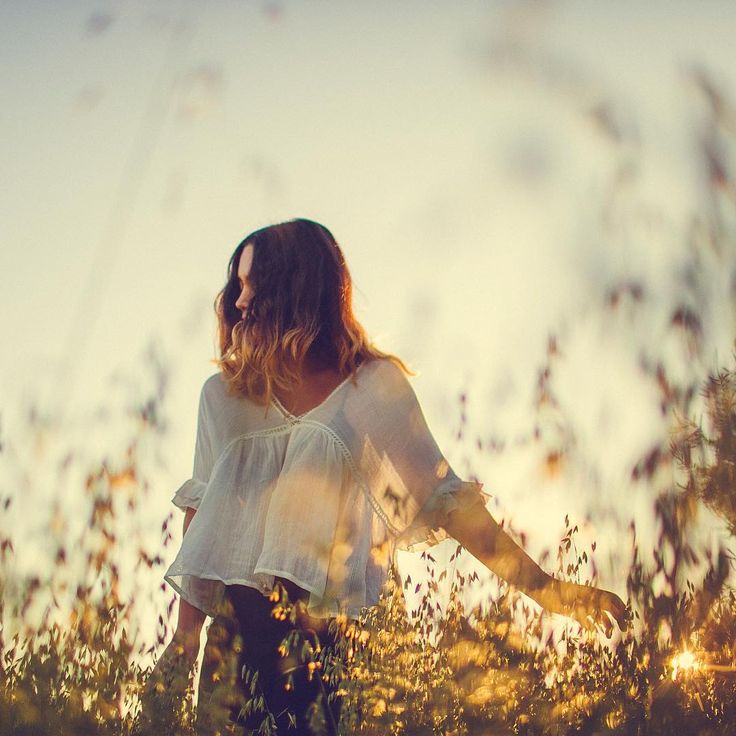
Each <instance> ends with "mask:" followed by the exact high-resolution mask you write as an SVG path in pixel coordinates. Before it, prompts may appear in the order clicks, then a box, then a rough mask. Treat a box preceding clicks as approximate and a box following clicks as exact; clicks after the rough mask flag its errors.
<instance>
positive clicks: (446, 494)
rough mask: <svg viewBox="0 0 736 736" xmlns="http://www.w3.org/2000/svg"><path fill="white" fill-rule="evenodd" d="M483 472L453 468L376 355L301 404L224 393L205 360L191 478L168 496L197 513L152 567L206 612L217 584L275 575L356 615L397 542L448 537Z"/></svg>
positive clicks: (331, 608) (371, 597)
mask: <svg viewBox="0 0 736 736" xmlns="http://www.w3.org/2000/svg"><path fill="white" fill-rule="evenodd" d="M353 381H355V383H354V382H353ZM482 485H483V484H482V483H478V482H475V481H463V480H460V479H459V478H458V477H457V475H456V474H455V473H454V472H453V470H452V468H451V467H450V466H449V464H448V463H447V461H446V460H445V458H444V457H443V455H442V453H441V452H440V450H439V448H438V446H437V443H436V442H435V440H434V438H433V437H432V434H431V432H430V431H429V428H428V426H427V423H426V421H425V419H424V415H423V413H422V410H421V408H420V406H419V402H418V401H417V398H416V395H415V393H414V390H413V389H412V387H411V384H410V383H409V381H408V380H407V378H406V375H405V374H404V373H403V372H402V371H401V369H400V368H399V367H398V366H396V365H395V364H394V363H393V362H392V361H390V360H388V359H387V358H379V359H374V360H369V361H366V362H364V363H363V364H361V365H360V366H359V367H358V368H357V370H356V371H355V373H354V374H353V376H350V377H348V378H346V379H345V380H344V381H343V382H342V383H341V384H340V385H338V386H337V387H336V388H335V389H334V390H333V391H332V393H331V394H330V395H329V396H328V397H327V398H326V399H325V400H324V401H322V402H321V403H320V404H319V405H318V406H316V407H314V408H313V409H311V410H310V411H308V412H306V413H304V414H301V415H299V416H294V415H293V414H291V413H289V412H288V411H287V410H286V409H285V408H284V407H283V406H282V405H281V403H280V402H279V401H278V400H277V399H276V398H275V397H274V399H273V400H272V402H271V404H270V405H269V406H268V407H264V406H259V405H258V404H256V403H255V402H253V401H251V400H250V399H246V398H244V397H234V396H230V395H228V394H227V393H226V385H225V381H224V379H223V376H222V374H221V373H216V374H215V375H212V376H210V377H209V378H208V379H207V380H206V381H205V383H204V385H203V387H202V391H201V394H200V400H199V415H198V421H197V440H196V448H195V453H194V470H193V473H192V477H191V478H190V479H189V480H187V481H186V482H185V483H184V484H183V485H182V486H181V487H180V488H179V489H178V490H177V492H176V494H175V496H174V498H173V499H172V502H173V503H174V504H175V505H177V506H178V507H179V508H181V509H186V508H187V507H189V508H193V509H196V510H197V513H196V514H195V515H194V518H193V519H192V521H191V524H190V525H189V527H188V529H187V531H186V534H185V535H184V538H183V540H182V544H181V548H180V549H179V552H178V554H177V556H176V559H175V560H174V562H173V563H172V564H171V566H170V567H169V569H168V570H167V572H166V574H165V576H164V579H165V580H166V581H167V582H168V583H169V584H170V585H171V586H172V587H173V588H174V589H175V590H176V591H177V592H178V593H179V594H180V595H181V596H182V597H183V598H185V599H186V600H187V601H189V602H190V603H191V604H192V605H194V606H195V607H196V608H199V609H200V610H202V611H204V612H205V613H207V614H209V615H211V616H214V615H216V614H217V613H218V612H219V611H221V610H222V609H221V604H222V603H223V601H224V593H225V586H226V585H232V584H239V585H248V586H251V587H254V588H256V589H258V590H260V591H261V592H262V593H263V594H264V595H268V594H269V593H270V592H271V589H272V586H273V582H274V576H280V577H283V578H287V579H289V580H291V581H292V582H294V583H296V584H297V585H298V586H300V587H301V588H304V589H305V590H307V591H309V593H310V596H309V601H308V603H307V610H308V612H309V614H310V615H312V616H315V617H320V618H325V617H330V616H335V615H337V614H338V613H344V614H346V615H347V616H348V617H349V618H352V619H356V620H357V619H358V618H360V614H361V609H362V608H364V607H366V606H373V605H375V604H376V603H377V602H378V598H379V594H380V592H381V589H382V587H383V585H384V583H385V582H386V578H387V575H388V570H389V565H390V564H391V563H395V554H396V551H397V550H399V549H403V550H421V549H426V548H427V547H430V546H432V545H435V544H437V543H438V542H440V541H442V540H443V539H445V538H447V536H448V535H447V532H446V531H445V530H444V528H443V524H444V523H446V520H447V513H448V512H449V511H450V510H451V509H454V508H456V507H458V506H459V505H460V504H473V503H475V502H476V501H478V500H483V501H485V500H486V499H487V498H489V496H488V495H487V494H486V493H484V492H483V491H482V490H481V488H482Z"/></svg>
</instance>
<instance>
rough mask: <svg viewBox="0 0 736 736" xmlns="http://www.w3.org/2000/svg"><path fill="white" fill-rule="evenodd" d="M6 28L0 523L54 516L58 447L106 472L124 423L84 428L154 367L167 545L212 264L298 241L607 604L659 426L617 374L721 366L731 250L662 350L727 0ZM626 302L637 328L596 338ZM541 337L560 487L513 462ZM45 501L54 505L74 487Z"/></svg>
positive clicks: (261, 12)
mask: <svg viewBox="0 0 736 736" xmlns="http://www.w3.org/2000/svg"><path fill="white" fill-rule="evenodd" d="M0 29H2V30H0V34H1V35H2V44H0V62H1V65H2V69H3V74H2V77H0V93H1V94H2V99H3V100H4V101H5V104H3V106H2V112H0V167H1V170H2V172H3V184H4V186H3V197H2V200H1V201H0V214H1V221H2V225H3V241H4V245H3V248H2V250H0V272H2V274H3V289H2V290H0V326H1V328H2V339H3V344H4V346H5V347H4V350H3V352H2V360H0V380H1V381H2V387H3V390H2V394H1V395H0V411H1V412H2V422H1V430H2V438H3V440H4V442H6V443H7V444H8V448H9V451H8V452H6V456H8V455H10V456H11V458H17V459H19V460H18V462H19V463H20V464H21V465H22V464H23V462H25V463H26V464H27V465H28V466H30V467H31V470H30V471H29V474H28V478H29V480H28V490H27V492H26V493H24V494H18V502H17V504H16V508H17V510H16V512H15V513H16V514H17V517H14V518H13V519H10V518H9V517H6V520H7V523H8V524H13V525H14V528H16V529H17V528H18V527H16V526H15V524H16V522H17V519H18V518H20V517H25V518H26V519H27V514H28V508H39V507H41V508H43V507H46V506H47V505H48V496H49V495H50V494H51V493H52V491H50V490H49V489H51V488H52V487H53V488H55V489H56V490H54V491H53V493H58V492H59V484H58V483H56V484H54V483H52V484H49V483H48V482H47V479H48V478H49V477H51V476H52V475H53V472H54V471H53V463H54V462H56V461H57V459H58V457H60V456H61V455H62V454H63V452H64V451H65V450H68V449H69V447H70V446H74V447H76V448H77V451H78V452H79V453H81V454H82V455H84V454H85V453H86V456H87V457H88V458H89V459H92V458H98V459H99V458H102V457H105V456H107V455H110V456H113V457H119V455H120V452H121V450H122V447H121V441H122V440H121V437H123V436H125V432H127V431H129V426H128V425H127V424H126V423H125V422H124V421H123V420H122V419H121V418H120V417H119V416H118V415H116V414H115V413H114V412H112V413H111V414H110V415H109V416H107V418H99V417H98V419H97V420H95V421H96V422H97V423H96V424H95V425H94V426H95V429H94V430H90V425H89V422H90V421H92V419H91V417H92V416H93V415H94V412H95V409H96V407H98V406H101V405H110V406H115V407H118V408H120V409H121V410H122V407H123V406H124V404H125V400H126V399H125V392H124V391H123V390H122V389H121V388H120V385H119V384H116V383H114V382H113V380H112V379H113V377H114V376H121V375H122V376H125V377H127V378H128V379H130V380H138V381H139V385H140V387H141V390H143V389H144V387H145V386H148V385H149V384H150V383H151V377H150V374H149V373H147V372H146V369H145V368H144V367H143V361H144V358H143V353H144V351H145V350H146V348H147V346H148V345H150V344H153V345H155V349H156V351H157V353H158V354H159V355H160V356H161V358H162V360H163V361H164V362H165V363H166V364H167V366H168V367H169V368H170V369H171V370H172V373H171V382H170V383H169V385H168V386H167V396H166V405H165V410H166V417H165V418H166V421H167V423H168V432H167V434H166V436H165V438H164V440H163V442H162V443H161V446H160V452H158V451H157V452H158V454H155V455H154V456H152V458H151V461H150V467H148V468H147V471H148V472H149V473H150V475H151V477H152V478H153V485H152V488H151V492H150V493H149V495H148V496H147V497H146V499H145V504H146V514H147V518H148V519H149V520H150V525H151V528H152V529H158V528H160V525H161V521H162V520H163V518H164V517H165V516H166V514H167V513H169V511H170V510H172V508H173V507H171V505H170V499H171V496H172V495H173V493H174V491H175V489H176V488H177V487H178V485H180V484H181V483H182V482H183V481H184V480H185V479H186V478H188V477H189V475H190V473H191V458H192V454H193V448H194V433H195V421H196V408H197V399H198V393H199V388H200V386H201V384H202V381H203V380H204V379H205V378H206V377H207V376H209V375H210V374H211V373H213V372H214V370H213V366H212V365H211V363H209V362H208V361H209V359H210V358H211V357H213V352H214V324H215V323H214V317H213V314H212V307H211V304H212V301H213V299H214V297H215V294H216V293H217V291H218V290H219V289H220V288H221V286H222V284H223V279H224V276H225V268H226V264H227V260H228V258H229V256H230V254H231V253H232V251H233V250H234V249H235V247H236V246H237V244H238V243H239V242H240V240H242V238H243V237H244V236H245V235H246V234H247V233H249V232H250V231H252V230H254V229H256V228H258V227H261V226H263V225H265V224H268V223H272V222H277V221H280V220H284V219H289V218H292V217H309V218H312V219H316V220H318V221H319V222H322V223H323V224H325V225H326V226H327V227H328V228H329V229H330V230H331V231H332V232H333V234H334V235H335V237H336V238H337V240H338V241H339V242H340V244H341V245H342V247H343V250H344V252H345V255H346V258H347V261H348V265H349V267H350V269H351V272H352V275H353V279H354V285H355V299H356V311H357V314H358V316H359V318H360V319H361V321H362V322H363V324H364V325H365V327H366V328H367V330H368V332H369V334H371V336H372V337H373V338H374V339H375V340H376V342H377V344H378V345H379V347H381V348H383V349H385V350H389V351H391V352H395V353H397V354H398V355H400V356H401V357H402V358H404V359H406V360H407V361H408V363H409V365H410V366H411V367H412V368H414V369H415V370H416V371H417V372H418V375H417V377H416V378H415V379H412V380H413V384H414V386H415V389H416V391H417V394H418V395H419V397H420V400H421V401H422V404H423V406H424V409H425V414H426V416H427V419H428V421H429V424H430V427H431V428H432V429H433V431H434V432H435V435H436V437H437V439H438V442H439V444H440V446H441V447H442V448H443V449H444V450H445V452H446V454H447V456H448V459H449V460H450V464H451V465H452V466H453V467H454V468H455V470H456V471H457V472H458V474H460V475H465V476H466V477H467V476H469V475H470V474H471V473H472V474H475V475H477V476H478V477H479V478H480V480H482V481H483V482H484V483H485V489H486V490H487V491H488V492H490V493H492V494H493V495H494V506H493V508H492V510H493V512H494V513H495V514H496V515H497V516H499V518H509V519H513V521H514V526H515V528H519V529H522V530H526V531H527V532H528V543H529V545H530V547H529V548H530V551H531V552H532V553H533V554H539V552H540V551H541V550H542V549H544V548H545V547H553V548H555V549H556V544H557V541H558V540H559V538H560V537H561V535H562V533H563V531H564V526H563V519H564V516H565V514H566V513H569V514H570V517H571V518H572V519H574V520H575V521H576V523H577V522H578V521H580V522H581V524H582V521H583V520H584V519H585V517H586V514H587V513H590V514H591V517H590V521H589V522H588V523H587V525H586V527H585V530H584V533H585V534H586V535H587V536H586V537H585V538H586V539H588V540H590V539H593V538H596V539H597V541H598V549H599V557H600V560H599V562H600V564H599V571H600V573H601V581H602V582H605V583H606V584H607V585H609V586H610V587H612V588H614V589H615V590H617V592H619V593H621V594H623V593H624V592H625V590H624V588H623V587H622V577H621V570H622V567H621V565H620V564H619V563H617V562H616V558H615V553H616V552H617V551H620V549H621V547H622V542H621V539H620V538H619V537H618V536H617V534H618V531H617V530H618V529H619V527H618V526H617V525H616V524H614V523H613V522H614V521H615V519H616V518H618V519H619V520H620V519H625V518H630V517H632V516H633V517H635V518H638V519H639V520H640V521H641V522H642V523H643V524H645V525H646V523H647V522H648V521H649V520H650V517H651V497H650V496H648V495H647V494H646V493H645V492H643V491H642V490H641V489H637V488H635V487H633V486H632V484H631V483H630V481H629V473H630V469H631V465H632V463H633V462H635V461H636V459H638V458H639V457H640V456H641V455H642V454H643V451H644V449H645V448H648V447H649V446H650V445H651V444H652V443H654V442H655V441H656V440H657V439H661V438H662V437H664V436H666V433H667V431H668V421H667V419H666V418H663V417H662V416H661V415H660V413H659V410H658V396H657V393H656V390H655V387H654V386H653V385H652V382H651V380H650V379H648V378H646V377H645V376H644V375H643V373H642V370H641V367H640V357H641V355H642V354H644V355H647V356H649V357H651V358H652V359H653V360H655V361H656V360H662V361H664V362H665V363H666V365H667V366H668V368H669V369H671V370H672V374H673V375H674V376H676V377H677V378H678V379H682V380H686V379H694V378H702V377H704V376H705V375H706V374H707V371H708V370H712V369H714V368H716V367H719V366H722V365H724V364H725V363H726V362H727V361H728V359H729V358H730V354H731V351H732V346H733V337H734V309H733V301H732V296H731V295H730V292H729V278H730V274H731V273H732V271H731V270H730V269H732V267H733V263H734V255H733V254H730V255H728V256H727V257H725V258H726V260H725V261H724V262H716V261H712V262H706V263H705V264H704V265H703V269H704V270H703V271H702V272H701V278H702V279H705V280H706V281H705V282H706V283H709V284H710V285H711V286H710V287H709V288H708V289H707V293H706V295H705V297H704V299H703V300H701V302H702V303H701V304H700V306H701V307H702V310H703V315H704V344H703V350H702V353H701V356H702V357H701V358H700V359H698V360H691V359H690V358H689V357H688V355H687V351H686V350H685V348H684V343H683V341H682V340H681V338H680V337H678V336H677V335H676V334H674V333H673V332H672V330H671V329H670V327H669V325H668V320H669V317H670V315H671V312H672V308H673V307H674V306H675V305H676V304H677V303H679V302H678V300H680V299H681V296H682V283H683V281H682V278H683V277H682V274H683V272H684V269H685V266H686V263H687V258H688V254H687V253H688V252H687V248H686V241H685V240H684V237H683V233H684V232H686V231H687V228H688V226H689V223H690V222H691V220H692V217H693V214H694V213H695V212H696V211H698V208H702V201H701V191H702V182H701V179H700V176H701V173H700V170H699V168H698V162H697V160H696V157H695V144H696V142H697V140H698V134H699V128H698V126H699V124H700V123H701V121H702V119H703V111H704V109H705V108H704V105H703V102H702V97H700V96H698V94H697V93H696V91H695V89H694V86H693V85H692V84H691V83H690V82H689V81H688V77H687V74H686V71H687V69H688V68H689V66H690V65H691V64H693V63H697V64H701V65H702V66H703V68H705V69H706V70H707V71H708V72H709V73H710V74H711V75H712V76H713V78H714V80H715V81H716V82H718V83H719V84H720V86H721V89H722V90H723V92H724V93H726V94H727V95H733V93H734V84H735V83H736V79H735V74H734V68H733V64H732V39H733V35H734V31H735V30H736V8H734V6H733V4H732V3H730V2H725V1H724V2H716V1H713V2H707V3H698V4H697V5H695V4H693V3H688V2H674V1H672V0H668V1H667V2H665V1H664V0H662V1H660V2H649V3H647V4H641V3H633V2H616V3H614V2H609V3H605V2H583V1H582V0H577V1H568V2H472V1H464V2H457V3H446V2H439V1H435V2H426V1H420V0H413V1H411V2H402V3H396V2H372V3H366V2H357V1H351V2H346V1H345V0H341V1H340V2H337V1H333V2H326V1H324V0H321V1H317V0H309V1H308V0H302V1H301V2H296V1H293V2H248V1H244V0H241V1H240V2H235V1H234V0H219V1H217V2H209V3H202V2H172V1H169V0H162V1H160V2H156V3H153V2H142V1H140V0H139V1H137V2H85V1H83V0H66V1H65V2H64V3H50V2H48V0H46V1H44V2H33V1H28V0H25V1H24V2H22V3H20V2H16V3H9V2H6V3H3V4H2V5H1V6H0ZM601 109H606V110H608V111H610V113H611V115H612V116H613V119H614V121H615V124H616V125H617V126H618V128H619V129H620V131H621V139H620V141H619V142H616V141H614V140H613V139H612V138H611V137H609V136H606V135H605V133H604V132H602V129H601V127H600V126H599V125H597V124H596V122H595V120H596V115H595V113H596V111H598V110H601ZM627 162H628V164H629V165H630V168H629V169H628V170H630V171H633V172H634V173H633V174H632V176H633V178H632V179H631V180H629V183H628V185H625V186H624V187H623V189H622V190H621V191H619V190H616V191H617V192H618V193H617V194H616V195H615V197H613V196H612V195H611V192H612V191H614V182H615V181H616V180H617V176H618V175H617V173H616V172H619V171H626V170H627V169H626V166H625V164H626V163H627ZM612 201H613V202H614V205H613V209H612V222H613V225H612V226H611V227H609V228H608V229H607V228H606V227H605V226H604V224H603V222H604V215H603V212H604V210H605V207H606V205H610V203H611V202H612ZM642 213H644V214H647V213H648V214H649V215H651V217H649V219H647V218H646V217H644V216H642ZM728 259H730V260H728ZM724 263H725V266H724ZM708 269H710V270H708ZM627 279H634V280H638V281H640V282H641V283H643V284H644V285H645V289H646V298H645V299H644V301H643V303H642V304H641V305H640V306H639V307H638V308H637V311H636V313H635V314H633V315H632V314H628V315H627V313H623V314H622V313H621V312H618V313H616V314H612V313H609V312H606V311H605V310H604V309H602V307H601V305H602V304H603V302H604V301H605V300H604V294H605V293H606V291H607V290H608V289H611V288H613V287H615V286H616V285H617V284H619V283H620V282H621V281H624V280H627ZM693 298H695V297H693ZM550 334H557V335H559V336H560V348H561V353H562V357H561V359H560V362H559V363H558V367H557V370H556V372H555V374H554V382H553V387H554V390H555V391H556V394H557V398H558V400H559V401H560V403H561V407H562V415H563V417H564V423H565V424H564V429H565V431H569V432H572V433H573V434H574V436H575V448H576V456H575V462H574V463H570V464H568V465H565V466H564V467H563V468H562V470H561V471H560V472H559V473H558V474H557V475H554V476H552V475H550V474H549V473H547V472H545V470H544V468H545V464H544V458H545V456H546V454H547V449H548V447H547V446H545V445H543V444H538V445H529V444H527V445H520V446H518V447H516V446H514V441H515V439H518V438H521V437H525V436H527V435H528V434H529V432H530V431H531V428H532V427H533V426H534V424H535V422H536V421H537V417H536V415H535V411H534V408H533V399H534V396H535V386H536V381H537V376H538V372H539V370H540V367H541V365H542V362H543V360H544V357H545V351H546V347H547V339H548V336H549V335H550ZM462 392H467V394H468V405H467V420H468V426H467V428H466V432H465V435H464V437H463V438H462V439H461V440H457V439H456V438H455V435H456V432H457V430H458V428H459V426H460V404H459V397H460V394H461V393H462ZM29 400H32V401H33V402H35V404H36V405H37V406H38V408H39V410H40V411H41V413H42V414H43V415H48V416H49V417H50V418H51V420H52V421H53V418H54V417H57V418H58V422H59V423H60V425H59V426H57V425H53V426H54V427H56V430H55V431H56V433H57V437H56V440H54V441H56V443H57V445H58V447H57V446H55V445H54V441H52V440H49V445H48V447H46V449H45V450H44V453H45V454H44V456H43V458H44V459H43V461H42V460H40V459H38V457H37V456H35V455H33V452H35V451H36V450H37V447H36V446H35V445H34V446H32V447H33V449H29V448H28V447H26V446H24V445H23V443H22V442H20V441H19V440H20V438H21V437H22V436H23V432H24V431H26V430H25V429H24V426H25V425H24V419H23V416H24V415H23V413H22V412H23V411H24V410H25V409H26V408H27V404H28V402H29ZM542 419H544V418H542ZM550 426H551V427H552V428H551V429H549V428H548V429H547V430H545V435H544V436H545V438H546V439H547V440H549V441H552V440H554V437H555V436H556V435H555V432H557V431H560V430H559V426H558V425H554V423H552V424H551V425H550ZM555 426H557V428H556V429H555ZM476 436H480V437H483V438H484V439H490V438H496V439H500V440H504V441H506V442H507V443H508V446H507V449H506V451H504V452H503V453H490V454H489V453H487V452H483V451H479V450H478V449H477V448H476V446H475V438H476ZM16 437H17V438H18V440H16V439H15V438H16ZM32 458H35V459H33V460H32ZM10 465H12V468H15V465H14V464H13V463H10ZM8 467H9V465H8V463H6V469H7V468H8ZM12 468H11V470H12V472H11V470H7V471H6V472H5V473H3V476H4V479H3V480H2V484H3V487H5V489H6V490H7V488H8V487H9V486H10V485H11V484H12V483H14V482H15V480H14V478H16V476H14V475H13V473H14V472H16V470H15V469H12ZM44 473H46V475H44ZM49 474H51V475H49ZM44 479H46V480H44ZM63 493H64V497H65V500H66V502H67V503H69V505H70V508H73V507H74V499H75V493H78V489H75V487H74V486H71V485H68V486H67V487H66V490H65V491H64V492H63ZM24 504H26V505H25V506H24ZM540 509H544V513H540ZM603 510H605V513H604V512H603ZM34 518H35V517H34ZM174 523H175V526H176V529H177V533H178V529H179V526H180V516H179V513H178V512H177V515H176V516H175V522H174ZM39 524H40V522H39ZM40 528H41V527H40V526H39V527H38V529H39V530H40ZM623 547H626V544H624V545H623ZM449 549H450V552H449V553H451V551H452V548H449ZM445 552H446V550H444V551H443V553H445ZM174 553H175V550H174V549H173V548H169V549H168V551H167V552H166V554H167V555H168V559H169V560H170V559H172V558H173V556H174ZM449 553H447V554H449ZM607 560H610V564H608V563H607ZM408 564H409V562H407V565H408Z"/></svg>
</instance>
